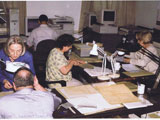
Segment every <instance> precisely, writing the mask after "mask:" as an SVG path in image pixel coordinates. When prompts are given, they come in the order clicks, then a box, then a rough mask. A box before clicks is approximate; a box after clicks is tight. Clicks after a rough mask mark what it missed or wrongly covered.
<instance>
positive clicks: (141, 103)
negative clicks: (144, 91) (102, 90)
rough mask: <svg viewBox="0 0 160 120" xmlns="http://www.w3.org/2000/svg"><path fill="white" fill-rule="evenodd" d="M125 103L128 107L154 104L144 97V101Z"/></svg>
mask: <svg viewBox="0 0 160 120" xmlns="http://www.w3.org/2000/svg"><path fill="white" fill-rule="evenodd" d="M123 105H124V106H125V107H126V108H127V109H134V108H141V107H147V106H152V105H153V104H152V103H151V102H150V101H148V100H146V99H144V100H143V101H140V102H132V103H123Z"/></svg>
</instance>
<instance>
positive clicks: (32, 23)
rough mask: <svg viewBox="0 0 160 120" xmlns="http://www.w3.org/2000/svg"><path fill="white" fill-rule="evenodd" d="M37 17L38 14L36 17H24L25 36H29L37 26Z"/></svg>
mask: <svg viewBox="0 0 160 120" xmlns="http://www.w3.org/2000/svg"><path fill="white" fill-rule="evenodd" d="M38 18H39V17H38V16H37V17H26V19H25V28H26V29H25V33H26V36H29V35H30V33H31V32H32V30H33V29H35V28H37V27H39V23H38Z"/></svg>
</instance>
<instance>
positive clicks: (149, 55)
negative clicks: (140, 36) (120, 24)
mask: <svg viewBox="0 0 160 120" xmlns="http://www.w3.org/2000/svg"><path fill="white" fill-rule="evenodd" d="M130 39H131V40H132V39H133V40H132V41H134V42H132V43H131V42H127V41H131V40H130ZM126 43H130V46H132V47H131V48H135V50H134V51H132V50H131V49H128V47H126V46H128V44H126ZM135 46H137V47H135ZM121 48H122V49H123V50H125V51H127V52H136V51H138V50H139V51H140V52H141V53H142V54H144V55H146V56H147V57H149V58H150V59H151V60H152V61H154V62H155V63H156V64H158V68H157V71H156V73H155V76H156V79H155V84H154V86H153V89H156V88H157V86H158V84H159V79H160V75H159V73H160V58H159V57H157V56H156V55H154V54H153V53H152V52H150V51H149V50H148V49H146V48H144V47H143V46H141V45H140V44H138V43H137V40H135V35H134V36H132V37H130V38H128V36H126V41H125V42H124V43H123V44H122V45H121V47H120V49H121Z"/></svg>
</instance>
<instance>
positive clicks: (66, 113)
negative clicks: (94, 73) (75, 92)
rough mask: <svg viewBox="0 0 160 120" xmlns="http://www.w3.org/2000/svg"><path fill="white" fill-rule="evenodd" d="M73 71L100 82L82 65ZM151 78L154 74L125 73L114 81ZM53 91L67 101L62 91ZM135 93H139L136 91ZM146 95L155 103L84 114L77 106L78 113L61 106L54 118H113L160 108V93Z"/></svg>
mask: <svg viewBox="0 0 160 120" xmlns="http://www.w3.org/2000/svg"><path fill="white" fill-rule="evenodd" d="M96 64H98V63H96ZM94 65H95V63H94ZM73 71H74V72H73V73H74V74H75V75H76V77H77V78H78V77H82V76H83V79H85V80H87V82H88V83H97V82H100V81H99V80H98V79H97V78H93V77H91V76H89V75H88V74H87V73H86V72H85V71H84V69H83V68H82V67H78V66H76V67H74V68H73ZM151 78H154V75H150V76H143V77H137V78H131V77H128V76H125V75H124V74H121V77H120V78H117V79H113V81H114V82H119V81H134V82H135V83H136V82H137V81H141V82H145V81H147V80H150V79H151ZM52 92H54V93H55V94H56V95H57V96H59V97H60V98H62V101H63V103H65V102H66V100H65V98H64V97H63V96H62V95H61V94H60V93H58V92H57V91H56V90H55V89H53V90H52ZM134 94H135V95H137V94H136V92H135V93H134ZM145 97H146V98H148V100H150V101H151V102H152V103H153V104H154V105H153V106H148V107H145V108H136V109H127V108H125V107H122V108H117V109H113V110H107V111H104V112H100V113H95V114H90V115H83V114H81V113H80V112H79V111H77V110H76V109H75V108H73V107H72V109H73V110H74V111H75V112H76V114H74V113H72V112H71V111H70V110H66V109H64V108H63V107H61V108H60V109H59V110H56V111H55V112H54V113H53V116H54V118H112V117H115V116H117V115H119V116H127V115H128V114H132V113H135V114H138V115H139V116H140V115H141V114H145V113H148V112H153V111H157V110H160V103H159V100H160V95H159V96H158V97H157V96H148V95H147V94H145Z"/></svg>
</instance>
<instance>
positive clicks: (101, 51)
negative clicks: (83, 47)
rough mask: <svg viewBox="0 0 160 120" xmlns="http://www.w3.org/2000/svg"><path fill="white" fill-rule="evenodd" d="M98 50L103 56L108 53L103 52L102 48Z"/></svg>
mask: <svg viewBox="0 0 160 120" xmlns="http://www.w3.org/2000/svg"><path fill="white" fill-rule="evenodd" d="M97 50H98V51H99V52H100V53H101V54H103V55H105V54H106V53H105V52H104V50H103V49H102V48H100V47H97Z"/></svg>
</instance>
